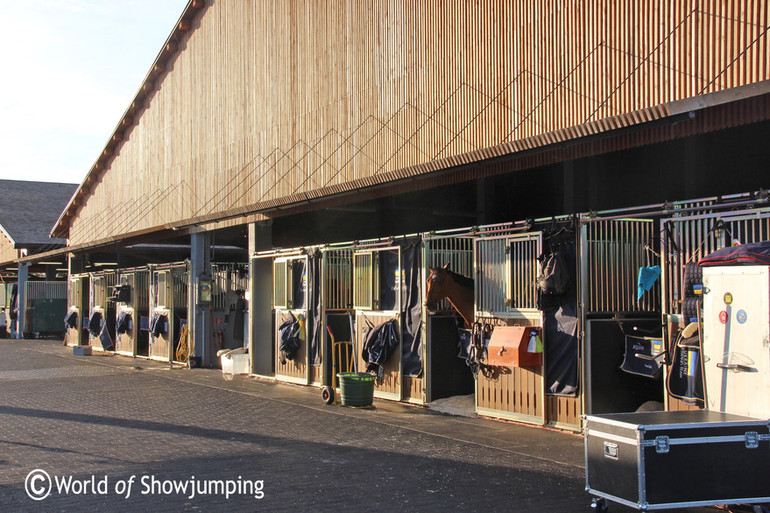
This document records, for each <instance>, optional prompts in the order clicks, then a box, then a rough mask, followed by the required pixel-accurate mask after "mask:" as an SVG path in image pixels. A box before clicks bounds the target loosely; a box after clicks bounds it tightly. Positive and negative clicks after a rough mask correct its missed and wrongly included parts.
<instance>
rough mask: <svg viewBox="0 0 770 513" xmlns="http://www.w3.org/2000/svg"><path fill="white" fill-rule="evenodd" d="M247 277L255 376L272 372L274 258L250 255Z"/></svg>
mask: <svg viewBox="0 0 770 513" xmlns="http://www.w3.org/2000/svg"><path fill="white" fill-rule="evenodd" d="M249 280H250V283H251V287H250V290H251V297H250V299H249V301H250V304H249V312H250V314H251V315H249V320H248V324H249V330H250V333H251V337H250V339H251V343H250V346H249V351H250V353H251V372H252V374H254V375H257V376H266V377H268V376H269V377H272V376H274V375H275V360H276V359H275V354H276V351H275V350H276V345H275V326H274V318H273V306H272V301H273V260H272V258H268V257H262V258H257V257H252V258H251V261H250V273H249Z"/></svg>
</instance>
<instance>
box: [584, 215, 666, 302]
mask: <svg viewBox="0 0 770 513" xmlns="http://www.w3.org/2000/svg"><path fill="white" fill-rule="evenodd" d="M656 226H657V224H656V223H655V222H654V221H653V220H650V219H589V218H584V219H582V220H581V232H580V233H581V261H582V265H583V266H584V269H583V273H582V276H583V283H582V287H583V291H584V294H585V295H584V300H585V309H586V310H587V311H588V312H616V311H655V310H657V309H658V308H659V305H660V295H659V294H658V293H657V291H656V288H655V287H654V288H653V289H652V290H651V291H649V292H646V293H645V294H643V295H642V297H641V299H637V290H638V288H637V282H638V276H639V269H640V268H641V267H644V266H655V265H660V254H659V253H658V251H656V250H655V249H654V246H655V244H656V243H657V240H656V234H657V231H656Z"/></svg>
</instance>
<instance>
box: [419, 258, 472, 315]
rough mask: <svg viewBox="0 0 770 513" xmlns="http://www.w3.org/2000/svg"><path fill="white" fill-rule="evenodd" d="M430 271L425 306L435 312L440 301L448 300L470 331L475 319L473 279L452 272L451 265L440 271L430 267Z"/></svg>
mask: <svg viewBox="0 0 770 513" xmlns="http://www.w3.org/2000/svg"><path fill="white" fill-rule="evenodd" d="M428 270H429V271H430V276H428V280H427V287H426V290H427V292H426V294H425V306H426V307H427V308H428V309H429V310H434V309H435V308H436V306H437V304H438V302H439V301H441V300H442V299H444V298H447V299H448V300H449V302H450V303H451V304H452V306H453V307H454V309H455V310H457V313H459V314H460V316H461V317H462V318H463V320H464V321H465V325H466V327H467V328H469V329H470V328H471V327H472V326H473V321H474V319H475V315H474V312H473V310H474V309H473V303H474V290H473V279H472V278H467V277H465V276H463V275H461V274H457V273H456V272H454V271H450V270H449V264H446V265H445V266H444V267H441V268H438V269H437V268H433V267H429V268H428Z"/></svg>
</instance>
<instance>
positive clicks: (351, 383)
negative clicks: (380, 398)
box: [337, 372, 374, 406]
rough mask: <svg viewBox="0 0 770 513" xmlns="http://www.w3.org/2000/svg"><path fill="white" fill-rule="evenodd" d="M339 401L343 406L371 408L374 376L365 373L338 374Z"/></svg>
mask: <svg viewBox="0 0 770 513" xmlns="http://www.w3.org/2000/svg"><path fill="white" fill-rule="evenodd" d="M337 378H338V379H339V380H340V401H341V402H342V404H343V405H344V406H371V405H372V402H373V401H374V376H373V375H371V374H369V373H366V372H340V373H339V374H337Z"/></svg>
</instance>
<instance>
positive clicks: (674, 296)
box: [661, 206, 770, 314]
mask: <svg viewBox="0 0 770 513" xmlns="http://www.w3.org/2000/svg"><path fill="white" fill-rule="evenodd" d="M662 227H663V228H662V231H661V246H662V248H663V254H664V255H665V262H664V269H663V272H664V302H663V304H664V309H665V310H664V311H665V313H672V314H676V313H682V312H681V304H682V300H683V299H684V289H683V287H684V270H685V266H686V265H687V264H688V263H697V262H698V261H699V260H700V259H701V258H703V257H704V256H706V255H708V254H709V253H711V252H713V251H716V250H717V249H721V248H723V247H726V246H729V245H733V244H748V243H751V242H759V241H764V240H770V210H768V209H760V210H753V211H736V212H723V213H719V212H708V207H707V206H704V212H698V211H696V212H690V213H689V215H686V216H681V217H673V218H669V219H664V220H663V221H662Z"/></svg>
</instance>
